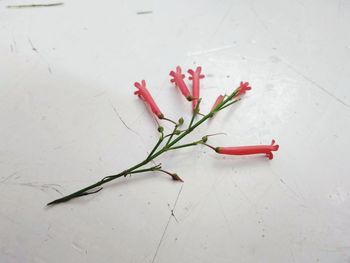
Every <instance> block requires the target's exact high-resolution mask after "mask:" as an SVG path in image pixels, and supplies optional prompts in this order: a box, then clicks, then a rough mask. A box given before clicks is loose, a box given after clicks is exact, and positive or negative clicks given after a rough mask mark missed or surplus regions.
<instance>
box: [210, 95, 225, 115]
mask: <svg viewBox="0 0 350 263" xmlns="http://www.w3.org/2000/svg"><path fill="white" fill-rule="evenodd" d="M223 99H224V96H222V95H219V97H217V99H216V101H215V102H214V105H213V107H211V110H210V111H213V110H214V109H215V108H216V106H218V104H219V103H221V102H222V101H223Z"/></svg>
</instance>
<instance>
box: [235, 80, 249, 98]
mask: <svg viewBox="0 0 350 263" xmlns="http://www.w3.org/2000/svg"><path fill="white" fill-rule="evenodd" d="M251 89H252V87H250V86H249V82H242V81H241V83H240V85H239V87H238V93H237V95H236V96H241V95H243V94H244V93H246V91H248V90H251Z"/></svg>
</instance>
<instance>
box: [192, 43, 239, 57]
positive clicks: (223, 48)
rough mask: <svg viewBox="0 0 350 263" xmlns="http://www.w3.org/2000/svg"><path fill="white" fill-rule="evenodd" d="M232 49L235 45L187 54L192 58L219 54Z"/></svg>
mask: <svg viewBox="0 0 350 263" xmlns="http://www.w3.org/2000/svg"><path fill="white" fill-rule="evenodd" d="M232 47H233V45H226V46H222V47H216V48H210V49H206V50H198V51H194V52H189V53H187V56H189V57H191V56H198V55H205V54H210V53H215V52H218V51H221V50H226V49H230V48H232Z"/></svg>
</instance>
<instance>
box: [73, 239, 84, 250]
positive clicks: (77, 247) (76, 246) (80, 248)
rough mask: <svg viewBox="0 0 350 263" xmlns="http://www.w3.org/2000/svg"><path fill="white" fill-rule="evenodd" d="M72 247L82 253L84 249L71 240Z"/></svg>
mask: <svg viewBox="0 0 350 263" xmlns="http://www.w3.org/2000/svg"><path fill="white" fill-rule="evenodd" d="M72 247H73V248H74V249H75V250H77V251H78V252H79V253H83V252H84V249H83V248H82V247H81V246H80V245H79V244H78V243H76V242H74V241H73V242H72Z"/></svg>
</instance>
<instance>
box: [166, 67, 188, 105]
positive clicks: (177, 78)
mask: <svg viewBox="0 0 350 263" xmlns="http://www.w3.org/2000/svg"><path fill="white" fill-rule="evenodd" d="M169 75H170V76H172V77H173V78H172V79H170V82H172V83H175V85H176V86H177V87H178V88H179V89H180V91H181V93H182V95H184V96H185V98H186V99H187V100H188V101H192V100H193V96H192V95H191V93H190V91H189V89H188V88H187V85H186V83H185V81H184V78H185V75H184V74H182V71H181V67H180V66H177V67H176V71H173V70H172V71H170V73H169Z"/></svg>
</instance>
